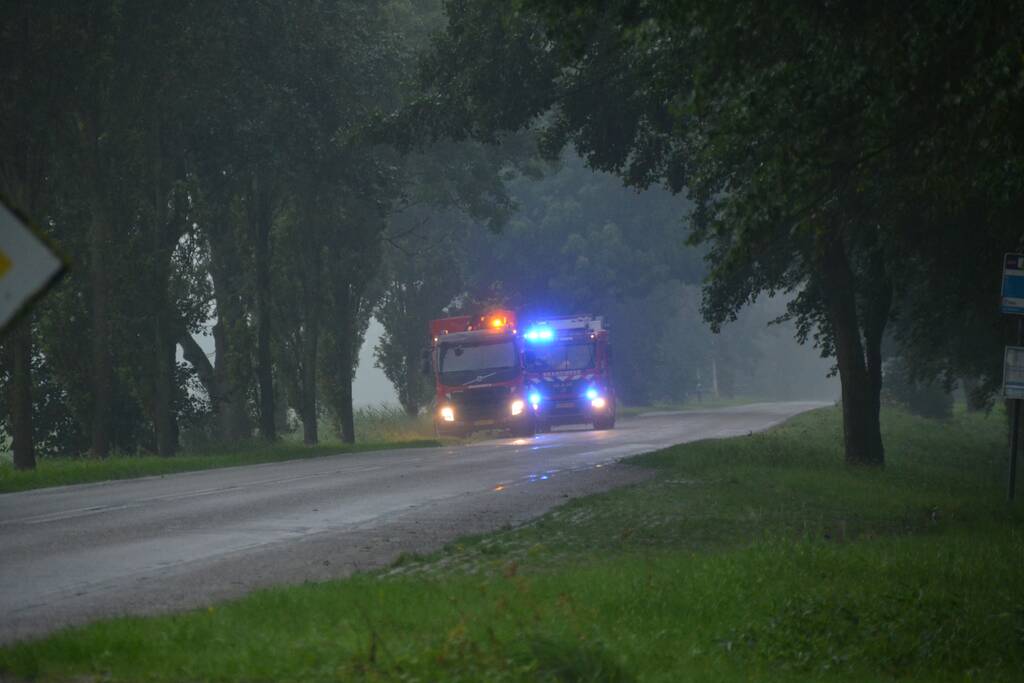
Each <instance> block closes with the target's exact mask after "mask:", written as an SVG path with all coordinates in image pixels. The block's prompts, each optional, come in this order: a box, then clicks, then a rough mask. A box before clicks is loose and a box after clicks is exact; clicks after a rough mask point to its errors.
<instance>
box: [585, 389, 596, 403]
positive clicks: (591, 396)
mask: <svg viewBox="0 0 1024 683" xmlns="http://www.w3.org/2000/svg"><path fill="white" fill-rule="evenodd" d="M587 398H589V399H590V400H591V401H596V400H597V398H598V394H597V389H595V388H594V387H590V388H589V389H587Z"/></svg>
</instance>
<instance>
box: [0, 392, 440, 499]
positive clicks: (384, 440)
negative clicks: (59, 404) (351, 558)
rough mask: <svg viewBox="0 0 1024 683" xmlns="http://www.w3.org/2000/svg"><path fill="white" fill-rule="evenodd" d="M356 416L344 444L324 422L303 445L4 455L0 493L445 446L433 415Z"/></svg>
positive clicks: (387, 411)
mask: <svg viewBox="0 0 1024 683" xmlns="http://www.w3.org/2000/svg"><path fill="white" fill-rule="evenodd" d="M355 418H356V437H357V439H358V443H356V444H346V443H342V442H341V441H340V440H338V439H337V437H336V436H335V435H334V433H333V428H332V427H331V426H330V425H328V424H326V423H325V424H323V425H321V428H320V434H321V436H322V437H326V438H324V439H323V440H322V441H321V443H320V444H319V445H317V446H305V445H303V443H302V433H301V430H300V431H298V432H295V433H292V434H288V435H286V436H285V437H284V438H282V439H281V440H280V441H278V442H277V443H274V444H268V443H265V442H262V441H256V440H254V441H252V442H251V443H246V444H233V445H231V446H220V447H217V446H211V447H206V448H202V449H196V450H192V451H184V452H182V453H179V454H178V455H176V456H175V457H173V458H160V457H157V456H155V455H127V454H114V455H112V456H110V457H108V458H104V459H102V460H100V459H97V458H90V457H69V458H41V459H39V460H38V461H37V466H36V469H35V470H34V471H17V470H15V469H14V468H13V466H12V465H11V462H10V459H9V458H6V459H0V493H9V492H12V491H24V490H27V489H36V488H44V487H47V486H63V485H66V484H84V483H89V482H96V481H109V480H112V479H132V478H136V477H149V476H154V475H162V474H172V473H174V472H189V471H193V470H206V469H214V468H218V467H234V466H237V465H255V464H257V463H264V462H280V461H285V460H297V459H301V458H315V457H319V456H324V455H336V454H339V453H356V452H365V451H373V450H382V449H386V448H414V447H420V446H439V445H441V442H440V441H439V440H438V439H436V438H435V437H434V431H433V426H432V424H431V422H430V420H429V418H424V417H423V416H421V417H419V418H410V417H408V416H406V415H405V413H403V412H402V411H401V410H400V409H398V408H391V407H387V406H381V407H368V408H360V409H358V410H357V411H356V415H355Z"/></svg>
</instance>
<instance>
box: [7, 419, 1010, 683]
mask: <svg viewBox="0 0 1024 683" xmlns="http://www.w3.org/2000/svg"><path fill="white" fill-rule="evenodd" d="M884 418H885V429H886V433H887V437H888V439H889V443H890V450H891V458H890V462H889V465H888V467H889V468H890V469H891V470H892V472H893V474H894V475H895V476H894V477H890V476H884V475H882V474H881V473H879V472H876V471H866V470H863V469H848V468H846V467H844V466H843V465H841V464H840V463H839V462H838V461H837V459H836V457H835V455H836V451H837V445H836V437H837V436H838V434H839V431H840V429H841V426H840V421H839V415H838V411H837V410H834V409H829V410H823V411H817V412H815V413H811V414H807V415H803V416H801V417H799V418H796V419H794V420H792V421H791V422H790V423H788V424H787V425H785V426H783V427H781V428H779V429H776V430H773V431H771V432H769V433H766V434H761V435H755V436H752V437H739V438H735V439H728V440H711V441H704V442H699V443H694V444H688V445H684V446H677V447H674V448H670V449H666V450H664V451H660V452H658V453H655V454H651V455H648V456H642V457H641V458H640V461H639V462H640V464H642V465H644V466H647V467H650V468H651V469H652V472H653V479H652V480H651V481H649V482H647V483H644V484H640V485H638V486H635V487H632V488H627V489H623V490H618V491H614V492H610V493H607V494H602V495H599V496H591V497H588V498H583V499H578V500H575V501H572V502H570V503H568V504H567V505H565V506H562V507H561V508H558V509H557V510H555V511H553V512H552V513H550V514H548V515H546V516H545V517H543V518H541V519H539V520H537V521H536V522H533V523H531V524H528V525H526V526H524V527H521V528H519V529H513V530H510V531H505V532H501V533H497V534H492V535H488V536H483V537H477V538H470V539H463V540H462V541H460V542H458V543H453V544H452V545H451V546H449V547H448V548H447V549H445V550H444V551H442V552H440V553H437V554H435V555H434V556H431V557H426V558H416V557H407V558H405V560H404V561H403V562H402V563H399V564H397V565H396V566H394V567H393V568H391V569H390V570H387V571H386V572H384V573H383V574H369V575H368V574H362V575H357V576H355V577H352V578H350V579H347V580H344V581H336V582H331V583H325V584H319V585H305V586H298V587H292V588H286V589H277V590H271V591H262V592H259V593H257V594H255V595H253V596H250V597H248V598H246V599H243V600H239V601H235V602H232V603H228V604H224V605H213V606H210V607H209V608H206V609H201V610H196V611H193V612H189V613H185V614H180V615H172V616H164V617H156V618H149V619H119V620H110V621H105V622H101V623H98V624H94V625H92V626H89V627H85V628H80V629H76V630H72V631H67V632H64V633H61V634H58V635H56V636H53V637H51V638H48V639H46V640H43V641H38V642H34V643H24V644H20V645H14V646H10V647H7V648H4V649H0V671H2V672H4V673H5V674H8V675H12V676H20V677H25V678H38V679H43V680H46V679H66V678H72V677H75V676H79V677H89V676H103V677H104V678H105V679H108V680H112V681H120V680H140V679H146V680H182V679H188V680H214V679H215V680H300V679H301V680H337V679H344V680H452V681H477V680H493V681H537V680H543V681H566V680H573V681H576V680H587V681H624V680H664V681H675V680H681V679H682V680H695V681H734V680H762V679H769V680H779V681H862V680H878V681H889V680H901V681H955V680H964V679H969V678H978V679H983V680H990V681H1013V680H1016V678H1017V677H1018V675H1019V671H1020V669H1021V667H1022V666H1024V651H1022V650H1021V648H1020V629H1021V628H1024V604H1022V603H1021V599H1020V594H1019V591H1016V590H1015V586H1017V585H1019V583H1020V581H1021V580H1022V579H1024V575H1022V567H1024V545H1022V543H1021V535H1020V524H1021V519H1020V515H1019V514H1017V513H1015V512H1012V511H1010V510H1008V509H1007V508H1006V507H1005V505H1003V504H1002V503H1001V502H1000V501H998V500H997V499H998V496H994V495H993V491H994V490H997V489H999V487H1000V480H1001V477H1002V474H1003V471H1002V470H1003V455H1004V453H1003V450H1004V449H1003V445H1004V442H1005V432H1004V425H1003V419H1002V417H1001V416H993V417H991V418H985V417H983V416H979V415H975V414H957V415H956V416H955V418H954V420H952V421H951V422H949V423H944V424H940V425H936V424H935V423H934V422H931V421H925V420H920V419H918V418H914V417H911V416H908V415H906V414H904V413H901V412H897V411H886V412H885V413H884Z"/></svg>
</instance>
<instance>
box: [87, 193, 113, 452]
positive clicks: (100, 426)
mask: <svg viewBox="0 0 1024 683" xmlns="http://www.w3.org/2000/svg"><path fill="white" fill-rule="evenodd" d="M110 235H111V227H110V222H109V219H108V218H107V216H106V212H105V211H103V210H102V209H101V208H100V201H99V198H98V197H94V202H93V214H92V225H91V229H90V231H89V261H90V262H89V268H90V281H91V284H92V339H91V342H92V409H93V413H92V454H93V455H94V456H96V457H100V458H105V457H107V456H108V455H109V454H110V446H111V441H112V433H111V432H112V430H113V423H112V417H113V414H112V403H113V398H114V364H113V359H112V358H111V355H110V346H111V341H112V340H111V320H110V318H111V313H110V272H109V264H108V258H107V254H108V252H109V251H110V249H111V247H112V245H111V239H110Z"/></svg>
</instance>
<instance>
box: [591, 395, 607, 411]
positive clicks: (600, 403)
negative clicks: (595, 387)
mask: <svg viewBox="0 0 1024 683" xmlns="http://www.w3.org/2000/svg"><path fill="white" fill-rule="evenodd" d="M590 405H591V406H593V407H594V408H595V409H596V410H601V409H602V408H604V407H605V406H606V405H607V402H606V401H605V400H604V398H602V397H600V396H598V397H597V398H592V399H590Z"/></svg>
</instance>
